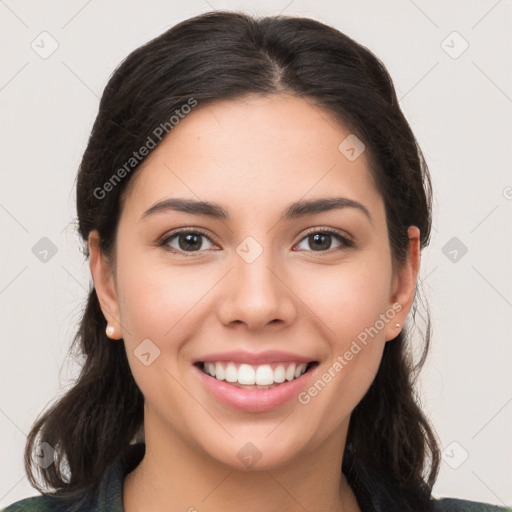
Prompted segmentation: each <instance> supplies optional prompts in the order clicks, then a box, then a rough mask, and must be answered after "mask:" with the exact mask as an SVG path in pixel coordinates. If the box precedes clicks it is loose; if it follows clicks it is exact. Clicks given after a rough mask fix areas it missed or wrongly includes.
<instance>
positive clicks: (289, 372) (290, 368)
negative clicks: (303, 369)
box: [285, 364, 295, 380]
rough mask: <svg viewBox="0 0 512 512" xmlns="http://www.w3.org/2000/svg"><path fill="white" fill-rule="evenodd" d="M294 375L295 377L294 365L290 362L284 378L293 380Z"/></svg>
mask: <svg viewBox="0 0 512 512" xmlns="http://www.w3.org/2000/svg"><path fill="white" fill-rule="evenodd" d="M294 377H295V365H294V364H291V365H290V366H288V368H287V369H286V373H285V378H286V380H293V379H294Z"/></svg>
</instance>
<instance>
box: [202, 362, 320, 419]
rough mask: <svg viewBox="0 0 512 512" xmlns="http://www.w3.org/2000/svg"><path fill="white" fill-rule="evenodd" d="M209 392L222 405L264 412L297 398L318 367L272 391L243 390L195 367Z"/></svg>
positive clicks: (247, 410)
mask: <svg viewBox="0 0 512 512" xmlns="http://www.w3.org/2000/svg"><path fill="white" fill-rule="evenodd" d="M193 368H194V369H195V371H197V373H198V375H199V378H200V379H201V381H202V382H203V384H204V385H205V386H206V388H207V389H208V391H209V392H210V393H211V394H212V395H213V396H214V397H215V398H216V399H217V400H218V401H219V402H221V403H223V404H225V405H227V406H229V407H232V408H234V409H238V410H242V411H246V412H264V411H271V410H272V409H276V408H277V407H280V406H281V405H284V404H285V403H287V402H289V401H290V400H291V399H292V398H294V397H296V396H297V395H298V394H299V393H300V392H301V391H302V390H303V389H304V387H305V386H306V384H307V382H308V380H309V378H310V376H311V374H312V373H313V372H314V371H315V370H316V366H315V367H314V368H311V369H310V370H309V371H307V372H306V373H304V374H302V375H301V376H300V377H299V378H297V379H294V380H292V381H288V382H283V383H282V384H280V385H279V386H276V387H275V388H272V389H254V390H251V389H242V388H237V387H236V386H232V385H231V384H229V383H228V382H226V381H223V380H217V379H216V378H215V377H211V376H210V375H207V374H206V373H204V372H203V371H202V370H201V369H200V368H198V367H197V366H193Z"/></svg>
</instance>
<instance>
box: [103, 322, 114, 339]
mask: <svg viewBox="0 0 512 512" xmlns="http://www.w3.org/2000/svg"><path fill="white" fill-rule="evenodd" d="M105 331H106V333H107V336H108V337H109V338H112V336H114V332H115V331H116V328H115V327H114V326H113V325H107V328H106V330H105Z"/></svg>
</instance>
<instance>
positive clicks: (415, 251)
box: [386, 226, 420, 341]
mask: <svg viewBox="0 0 512 512" xmlns="http://www.w3.org/2000/svg"><path fill="white" fill-rule="evenodd" d="M407 233H408V236H409V246H408V249H407V257H406V261H405V262H404V264H403V265H402V267H401V268H400V269H399V270H397V271H396V273H395V275H394V276H393V283H392V293H391V297H390V303H389V307H388V311H394V312H395V316H394V317H393V318H392V319H391V321H389V322H388V323H387V324H386V341H389V340H392V339H394V338H396V337H397V336H398V334H400V330H401V329H402V328H403V325H404V324H405V319H406V318H407V315H408V314H409V311H410V310H411V307H412V304H413V302H414V293H415V291H416V281H417V278H418V272H419V269H420V230H419V229H418V228H417V227H416V226H410V227H409V229H408V230H407ZM397 322H398V323H399V324H400V327H397V326H396V323H397Z"/></svg>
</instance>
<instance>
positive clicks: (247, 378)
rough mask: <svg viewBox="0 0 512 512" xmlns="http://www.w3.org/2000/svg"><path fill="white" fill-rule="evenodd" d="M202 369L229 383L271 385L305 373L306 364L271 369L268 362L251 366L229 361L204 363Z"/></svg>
mask: <svg viewBox="0 0 512 512" xmlns="http://www.w3.org/2000/svg"><path fill="white" fill-rule="evenodd" d="M203 368H204V371H205V373H207V374H208V375H211V376H212V377H215V378H216V379H217V380H225V381H227V382H231V383H238V384H241V385H246V386H254V385H256V386H271V385H273V384H281V383H282V382H284V381H285V380H287V381H292V380H294V379H297V378H298V377H300V376H301V375H302V374H303V373H305V371H306V368H307V364H306V363H301V364H295V363H290V364H279V365H278V366H277V367H275V368H274V369H272V367H271V366H270V365H269V364H262V365H259V366H251V365H249V364H241V365H240V366H239V367H238V368H237V366H236V365H235V364H234V363H232V362H230V363H227V364H226V363H220V362H216V363H212V362H207V363H204V367H203Z"/></svg>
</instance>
